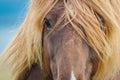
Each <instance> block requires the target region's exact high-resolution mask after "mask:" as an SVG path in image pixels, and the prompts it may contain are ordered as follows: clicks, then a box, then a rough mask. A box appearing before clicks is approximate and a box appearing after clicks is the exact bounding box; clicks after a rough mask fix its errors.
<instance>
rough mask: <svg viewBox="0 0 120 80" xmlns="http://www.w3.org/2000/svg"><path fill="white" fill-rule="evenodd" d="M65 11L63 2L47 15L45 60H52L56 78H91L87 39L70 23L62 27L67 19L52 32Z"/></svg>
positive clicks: (51, 67)
mask: <svg viewBox="0 0 120 80" xmlns="http://www.w3.org/2000/svg"><path fill="white" fill-rule="evenodd" d="M63 12H64V6H63V3H62V2H61V3H59V4H56V6H55V7H54V8H53V9H52V10H51V11H50V12H49V13H48V15H47V16H46V19H47V20H46V22H45V23H46V24H45V28H44V35H43V37H44V38H43V48H44V54H45V56H46V55H47V57H46V59H44V60H47V59H49V60H50V69H51V71H52V75H53V78H54V80H90V76H91V72H92V63H91V59H90V50H89V47H88V46H87V44H86V43H85V41H84V40H83V39H82V38H81V37H80V36H79V35H78V33H77V32H76V31H75V30H74V29H73V28H72V26H71V25H70V24H68V25H66V26H65V27H64V28H62V29H60V28H61V27H62V24H63V23H65V20H63V22H62V23H61V24H60V25H58V26H57V27H56V28H55V29H54V30H53V31H52V33H50V31H51V30H52V29H53V28H52V26H54V25H55V23H56V21H58V20H59V18H60V16H61V14H62V13H63ZM49 33H50V34H49ZM49 60H48V61H49Z"/></svg>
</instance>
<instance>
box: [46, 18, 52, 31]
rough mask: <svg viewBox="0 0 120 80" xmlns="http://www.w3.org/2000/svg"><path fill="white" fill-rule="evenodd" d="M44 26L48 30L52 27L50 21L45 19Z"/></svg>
mask: <svg viewBox="0 0 120 80" xmlns="http://www.w3.org/2000/svg"><path fill="white" fill-rule="evenodd" d="M45 25H46V27H47V28H48V29H50V28H51V27H52V26H51V23H50V21H49V20H48V19H46V18H45Z"/></svg>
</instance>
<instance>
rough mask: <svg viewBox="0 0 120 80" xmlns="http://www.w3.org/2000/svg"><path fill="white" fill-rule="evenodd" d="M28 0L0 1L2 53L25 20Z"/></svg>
mask: <svg viewBox="0 0 120 80" xmlns="http://www.w3.org/2000/svg"><path fill="white" fill-rule="evenodd" d="M27 9H28V0H0V53H1V52H2V51H3V50H4V48H5V47H6V46H7V45H8V43H9V42H10V41H11V40H12V38H13V36H14V35H15V33H16V31H17V29H18V27H19V25H20V24H21V23H22V21H23V20H24V17H25V14H26V11H27Z"/></svg>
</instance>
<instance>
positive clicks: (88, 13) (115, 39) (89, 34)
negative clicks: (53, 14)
mask: <svg viewBox="0 0 120 80" xmlns="http://www.w3.org/2000/svg"><path fill="white" fill-rule="evenodd" d="M58 1H59V0H33V1H31V5H30V9H29V11H28V14H27V15H26V18H25V20H24V22H23V24H22V25H21V27H20V29H19V30H18V32H17V34H16V37H15V38H14V40H13V41H12V42H11V44H10V45H9V46H8V48H7V49H6V50H5V51H4V52H3V54H2V55H1V60H2V62H7V63H9V65H10V66H11V72H12V75H13V77H14V79H15V80H22V79H23V78H24V75H25V73H26V71H27V69H29V68H30V67H31V65H32V64H33V63H38V64H39V65H40V66H41V69H42V65H43V64H42V54H43V53H42V30H43V25H44V18H45V16H46V15H47V14H48V12H49V11H50V10H51V9H52V8H53V7H54V6H55V4H56V3H57V2H58ZM61 1H62V0H61ZM63 1H64V6H65V14H64V15H65V18H67V20H68V21H69V23H70V24H71V25H72V27H73V28H74V29H75V30H76V31H77V32H78V34H79V35H80V36H82V38H83V39H84V40H85V41H86V42H87V44H88V46H90V47H91V48H92V49H93V50H94V52H95V54H97V56H98V58H99V60H100V61H99V63H98V69H97V72H96V73H95V75H94V76H93V78H92V79H93V80H109V79H110V78H111V77H112V76H114V75H115V74H116V73H117V71H119V67H120V62H119V61H120V54H119V52H120V51H119V50H120V49H119V48H120V37H119V35H120V18H119V14H120V9H119V8H120V0H63ZM74 22H75V23H74ZM76 23H78V24H80V25H81V27H82V29H83V30H84V32H83V30H81V29H80V28H78V24H76ZM96 64H97V63H96Z"/></svg>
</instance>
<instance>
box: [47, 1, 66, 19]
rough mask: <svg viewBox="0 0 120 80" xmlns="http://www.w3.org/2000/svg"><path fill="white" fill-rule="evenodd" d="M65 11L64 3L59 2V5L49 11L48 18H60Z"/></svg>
mask: <svg viewBox="0 0 120 80" xmlns="http://www.w3.org/2000/svg"><path fill="white" fill-rule="evenodd" d="M63 11H64V3H63V1H58V3H57V4H56V5H55V6H54V7H53V8H52V9H51V10H50V11H49V13H48V16H51V17H53V16H58V17H59V16H60V15H61V14H62V12H63Z"/></svg>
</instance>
